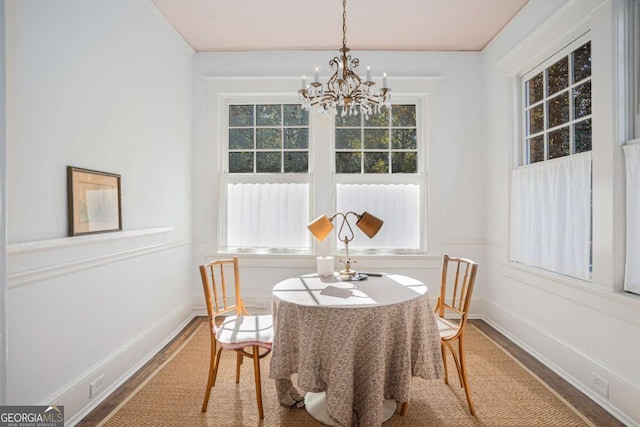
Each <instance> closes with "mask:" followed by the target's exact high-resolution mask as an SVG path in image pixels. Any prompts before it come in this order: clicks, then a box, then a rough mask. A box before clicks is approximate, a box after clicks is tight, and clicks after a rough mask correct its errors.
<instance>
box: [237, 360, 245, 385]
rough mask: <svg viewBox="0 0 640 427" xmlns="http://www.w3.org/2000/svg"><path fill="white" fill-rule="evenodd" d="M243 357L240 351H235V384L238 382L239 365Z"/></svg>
mask: <svg viewBox="0 0 640 427" xmlns="http://www.w3.org/2000/svg"><path fill="white" fill-rule="evenodd" d="M243 357H244V356H243V355H242V353H240V352H237V353H236V384H239V383H240V365H242V359H243Z"/></svg>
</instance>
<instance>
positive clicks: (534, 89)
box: [525, 73, 544, 106]
mask: <svg viewBox="0 0 640 427" xmlns="http://www.w3.org/2000/svg"><path fill="white" fill-rule="evenodd" d="M542 82H543V79H542V73H540V74H538V75H537V76H535V77H533V78H532V79H530V80H527V82H526V86H525V87H526V95H525V96H526V102H527V106H529V105H533V104H535V103H536V102H538V101H542V97H543V96H544V91H543V84H542Z"/></svg>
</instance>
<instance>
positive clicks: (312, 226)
mask: <svg viewBox="0 0 640 427" xmlns="http://www.w3.org/2000/svg"><path fill="white" fill-rule="evenodd" d="M307 228H308V229H309V231H311V234H313V236H314V237H315V238H316V239H318V240H320V241H323V240H324V238H325V237H327V235H329V233H331V230H333V223H332V222H331V220H330V219H329V218H328V217H327V216H326V215H321V216H319V217H318V218H316V219H314V220H313V221H311V222H310V223H309V225H307Z"/></svg>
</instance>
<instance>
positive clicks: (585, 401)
mask: <svg viewBox="0 0 640 427" xmlns="http://www.w3.org/2000/svg"><path fill="white" fill-rule="evenodd" d="M206 320H207V318H206V317H196V318H194V319H193V320H192V321H191V322H190V323H189V324H188V325H187V326H185V328H184V329H183V331H182V332H181V333H180V334H179V335H178V336H177V337H176V338H174V339H173V340H172V341H171V342H170V343H169V344H167V345H166V346H165V347H164V348H163V349H162V350H161V351H160V352H159V353H158V354H157V355H156V356H155V357H154V358H153V359H152V360H150V361H149V362H148V363H147V364H145V365H144V366H143V367H142V368H141V369H140V370H139V371H138V372H136V374H135V375H133V376H132V377H131V378H130V379H129V380H127V382H125V383H124V384H123V385H122V386H120V387H119V388H118V389H117V390H116V391H115V392H113V393H112V394H111V395H110V396H108V397H107V398H106V399H105V401H104V402H102V403H101V404H100V405H98V407H96V408H95V409H94V410H93V411H91V412H90V413H89V414H88V415H87V416H86V417H85V418H84V419H82V420H81V421H80V422H79V423H78V424H76V426H81V427H90V426H95V425H97V424H98V423H100V421H102V420H103V419H104V418H105V417H106V416H107V415H109V414H110V413H111V411H113V409H114V408H116V407H117V406H118V405H119V404H120V403H121V402H122V401H124V400H125V399H126V398H127V396H128V395H129V394H131V393H132V392H133V391H134V390H135V389H136V388H137V387H138V386H139V385H140V384H142V383H143V382H144V381H145V379H146V378H147V377H148V376H149V375H151V373H153V372H154V371H155V370H156V369H157V368H158V367H159V366H160V365H162V363H164V362H165V361H166V360H167V359H168V358H170V357H171V355H173V354H174V353H175V352H176V351H177V350H178V349H179V348H180V346H181V345H182V344H183V343H184V342H185V340H186V339H187V338H188V337H189V336H190V335H191V333H192V332H193V331H195V329H196V328H197V327H198V326H199V325H200V323H202V322H206ZM470 322H471V323H472V324H473V325H474V326H475V327H477V328H478V329H479V330H481V331H482V332H484V333H485V334H486V335H488V336H489V337H490V338H491V339H493V340H494V341H495V342H496V343H498V345H500V346H501V347H503V348H504V349H505V350H506V351H507V352H508V353H509V354H511V355H512V356H514V357H515V358H516V359H517V360H518V361H520V363H522V364H523V365H524V366H526V367H527V368H528V369H529V370H531V371H532V372H533V373H534V374H536V375H537V376H538V377H539V378H541V379H542V380H543V381H544V382H545V383H547V384H548V385H549V386H550V387H551V388H552V389H553V390H555V391H556V393H558V394H559V395H560V396H562V397H563V398H564V399H565V400H566V401H568V402H569V403H570V404H571V405H573V406H574V407H575V408H576V409H577V410H578V411H580V412H581V413H582V414H583V415H584V416H585V417H586V418H588V419H589V420H591V422H593V423H594V424H595V425H597V426H606V427H609V426H611V427H617V426H621V427H624V424H623V423H621V422H620V421H618V420H617V419H616V418H615V417H614V416H612V415H611V414H609V413H608V412H607V411H605V410H604V409H603V408H602V407H600V406H599V405H598V404H596V403H595V402H593V401H592V400H591V399H589V398H588V397H587V396H586V395H585V394H583V393H582V392H580V391H579V390H578V389H576V388H575V387H573V386H572V385H571V384H569V383H568V382H567V381H565V380H563V379H562V378H561V377H560V376H559V375H557V374H556V373H554V372H553V371H551V370H550V369H548V368H547V367H545V366H544V365H543V364H542V363H540V362H539V361H538V360H536V359H535V358H534V357H533V356H531V355H529V354H528V353H527V352H525V351H524V350H523V349H522V348H520V347H518V346H517V345H515V344H514V343H513V342H511V341H510V340H509V339H507V338H506V337H505V336H504V335H502V334H501V333H500V332H498V331H497V330H495V329H494V328H492V327H491V326H490V325H489V324H487V323H486V322H484V321H482V320H470Z"/></svg>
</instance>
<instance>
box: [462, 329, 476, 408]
mask: <svg viewBox="0 0 640 427" xmlns="http://www.w3.org/2000/svg"><path fill="white" fill-rule="evenodd" d="M458 349H459V351H460V377H461V378H462V382H463V383H464V394H466V396H467V403H468V404H469V412H471V415H474V416H475V415H476V410H475V408H474V406H473V400H472V399H471V390H469V378H468V377H467V365H466V362H465V359H464V351H463V346H462V336H461V337H460V339H458Z"/></svg>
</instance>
